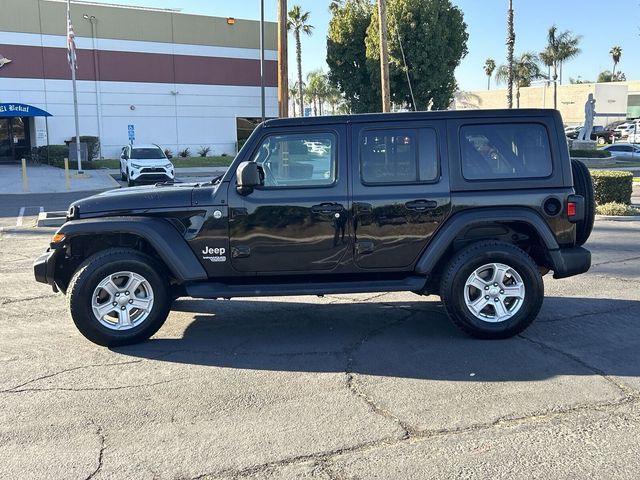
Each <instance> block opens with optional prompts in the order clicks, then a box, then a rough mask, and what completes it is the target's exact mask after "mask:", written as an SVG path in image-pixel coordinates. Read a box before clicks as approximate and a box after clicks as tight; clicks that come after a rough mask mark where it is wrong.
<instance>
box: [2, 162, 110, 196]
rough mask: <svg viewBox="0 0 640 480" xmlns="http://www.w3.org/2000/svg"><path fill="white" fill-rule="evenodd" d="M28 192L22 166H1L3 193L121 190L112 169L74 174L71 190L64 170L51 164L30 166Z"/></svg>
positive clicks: (72, 175)
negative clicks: (112, 174)
mask: <svg viewBox="0 0 640 480" xmlns="http://www.w3.org/2000/svg"><path fill="white" fill-rule="evenodd" d="M27 181H28V186H27V190H26V191H25V190H24V186H23V182H22V165H20V164H9V165H0V194H6V193H9V194H28V193H61V192H82V191H90V190H109V189H112V188H118V187H120V185H119V184H118V182H116V181H115V180H114V179H113V177H111V175H109V171H108V170H85V173H84V174H83V175H78V174H77V173H75V171H74V170H71V171H70V182H69V186H68V188H67V185H66V182H65V177H64V169H62V168H56V167H51V166H49V165H28V166H27Z"/></svg>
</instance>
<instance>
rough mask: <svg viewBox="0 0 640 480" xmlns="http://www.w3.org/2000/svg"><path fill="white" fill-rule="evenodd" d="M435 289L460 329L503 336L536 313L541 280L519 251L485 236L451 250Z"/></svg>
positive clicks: (521, 326)
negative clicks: (451, 252) (439, 288)
mask: <svg viewBox="0 0 640 480" xmlns="http://www.w3.org/2000/svg"><path fill="white" fill-rule="evenodd" d="M440 295H441V298H442V301H443V303H444V307H445V310H446V312H447V315H448V316H449V318H450V319H451V320H452V321H453V323H455V324H456V325H457V326H458V327H459V328H460V329H462V330H463V331H464V332H466V333H468V334H469V335H471V336H473V337H477V338H487V339H494V338H508V337H512V336H514V335H517V334H518V333H520V332H522V331H523V330H524V329H526V328H527V327H528V326H529V325H530V324H531V322H532V321H533V320H534V319H535V317H536V316H537V315H538V312H539V311H540V307H541V306H542V300H543V298H544V284H543V282H542V276H541V275H540V273H539V271H538V268H537V266H536V264H535V262H534V261H533V260H532V259H531V257H529V255H527V254H526V253H525V252H524V251H522V250H521V249H520V248H518V247H516V246H515V245H512V244H509V243H504V242H498V241H493V240H488V241H482V242H478V243H475V244H472V245H470V246H468V247H466V248H465V249H463V250H461V251H460V252H459V253H457V254H456V255H455V256H454V258H453V259H452V260H451V261H450V262H449V265H448V266H447V268H446V271H445V274H444V276H443V277H442V284H441V292H440Z"/></svg>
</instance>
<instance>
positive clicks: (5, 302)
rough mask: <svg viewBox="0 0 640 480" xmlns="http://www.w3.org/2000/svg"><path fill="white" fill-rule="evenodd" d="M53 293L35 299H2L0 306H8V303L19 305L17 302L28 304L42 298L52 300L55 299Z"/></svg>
mask: <svg viewBox="0 0 640 480" xmlns="http://www.w3.org/2000/svg"><path fill="white" fill-rule="evenodd" d="M57 296H58V295H56V294H55V293H49V294H47V295H38V296H37V297H27V298H14V299H2V301H1V302H0V305H9V304H10V303H19V302H30V301H32V300H40V299H43V298H52V297H57Z"/></svg>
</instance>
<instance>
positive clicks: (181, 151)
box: [178, 147, 191, 158]
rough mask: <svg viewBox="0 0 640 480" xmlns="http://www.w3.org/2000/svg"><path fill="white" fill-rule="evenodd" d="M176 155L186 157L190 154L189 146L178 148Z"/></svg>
mask: <svg viewBox="0 0 640 480" xmlns="http://www.w3.org/2000/svg"><path fill="white" fill-rule="evenodd" d="M178 156H179V157H180V158H187V157H190V156H191V150H189V147H187V148H185V149H184V150H180V151H179V152H178Z"/></svg>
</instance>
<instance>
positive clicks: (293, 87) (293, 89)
mask: <svg viewBox="0 0 640 480" xmlns="http://www.w3.org/2000/svg"><path fill="white" fill-rule="evenodd" d="M297 96H298V83H297V82H294V81H293V80H289V98H290V99H291V105H292V107H293V116H294V117H295V116H296V97H297Z"/></svg>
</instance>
